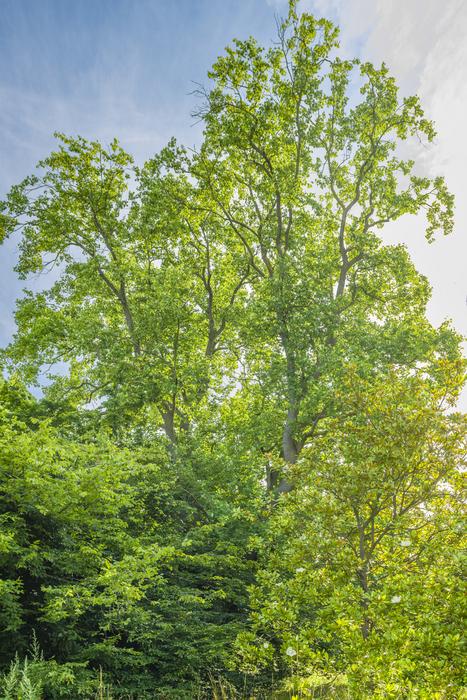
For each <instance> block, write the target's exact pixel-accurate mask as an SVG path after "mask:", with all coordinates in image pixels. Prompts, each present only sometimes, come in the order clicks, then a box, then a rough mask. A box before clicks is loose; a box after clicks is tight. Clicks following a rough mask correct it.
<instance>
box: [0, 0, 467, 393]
mask: <svg viewBox="0 0 467 700" xmlns="http://www.w3.org/2000/svg"><path fill="white" fill-rule="evenodd" d="M301 7H302V8H303V9H307V10H311V11H313V12H315V13H316V14H318V15H320V16H327V17H329V18H331V19H333V20H334V21H337V23H338V24H339V25H340V26H341V38H342V45H343V51H344V52H345V53H346V54H349V55H360V56H361V57H362V58H364V59H369V60H372V61H374V62H375V63H380V62H381V61H382V60H385V61H386V62H387V64H388V65H389V68H390V70H391V71H392V72H393V73H394V75H395V77H396V79H397V81H398V83H399V84H400V85H401V87H402V89H403V91H404V92H406V93H407V92H417V93H419V94H420V96H421V98H422V102H423V104H424V106H425V108H426V111H427V113H428V115H429V116H430V117H431V118H434V119H435V121H436V123H437V126H438V132H439V138H438V140H437V142H436V144H435V145H434V146H433V148H431V149H430V150H429V151H427V150H426V149H421V147H420V148H419V149H418V151H417V147H415V149H414V151H413V155H414V156H415V157H416V158H417V160H418V161H419V162H420V166H421V168H422V170H424V171H425V172H427V173H428V174H434V173H443V174H445V175H446V177H447V180H448V184H449V186H450V187H451V189H452V190H453V191H454V193H455V194H456V196H457V211H456V228H455V233H454V235H453V236H452V237H450V238H449V239H443V240H440V241H437V242H436V243H435V244H433V245H432V246H428V245H427V243H426V241H425V240H424V237H423V222H421V221H420V220H417V219H412V220H407V221H404V220H402V221H400V222H397V224H395V225H393V226H391V227H389V228H388V230H387V232H386V234H385V235H386V236H387V239H388V241H391V242H399V241H403V242H406V243H407V244H408V247H409V249H410V252H411V254H412V257H413V258H414V260H415V263H416V265H417V267H418V268H419V269H420V271H421V272H423V273H424V274H426V275H427V276H428V278H429V279H430V281H431V283H432V285H433V297H432V300H431V302H430V306H429V316H430V319H431V320H432V322H433V323H435V324H438V323H440V322H441V321H442V320H443V319H444V318H446V317H450V318H452V319H453V320H454V323H455V325H456V327H457V328H458V329H459V330H461V332H463V333H466V334H467V303H466V301H467V274H466V270H467V263H466V261H467V237H466V231H467V198H466V197H465V185H466V181H465V174H464V173H465V162H467V145H466V144H467V142H466V140H465V139H464V138H463V137H462V134H463V131H464V129H465V127H464V124H465V119H466V114H467V81H466V80H465V66H466V65H467V40H466V36H467V3H466V2H464V0H444V1H443V2H441V1H440V0H302V5H301ZM286 9H287V3H286V1H285V0H0V66H1V70H0V166H1V167H0V197H2V196H3V195H4V194H5V193H6V191H7V190H8V188H9V187H10V186H11V185H12V184H13V183H15V182H18V181H19V180H20V179H22V178H23V177H24V176H25V175H27V174H28V173H30V172H32V171H33V169H34V166H35V163H36V162H37V161H38V160H39V159H40V158H42V157H44V156H45V155H46V154H47V153H48V152H49V151H50V150H51V148H52V147H53V138H52V133H53V131H55V130H59V131H63V132H65V133H69V134H77V133H79V134H81V135H83V136H85V137H88V138H98V139H100V140H102V141H104V142H108V141H110V140H111V139H112V138H114V137H115V136H116V137H117V138H118V139H119V140H120V141H121V142H122V144H123V145H124V146H125V147H126V148H127V149H128V150H129V151H130V152H132V153H133V155H134V156H135V157H136V159H137V160H138V161H143V160H144V159H145V158H147V157H149V156H151V155H152V154H153V153H154V152H156V151H157V150H158V149H160V147H161V146H162V145H164V143H166V142H167V140H168V139H169V138H170V137H171V136H176V137H177V138H178V139H179V140H180V141H182V142H183V143H185V144H186V145H193V144H195V143H196V142H198V141H199V138H200V130H201V127H200V125H196V124H195V120H194V119H193V118H192V117H191V116H190V114H191V112H192V110H193V109H194V107H195V106H196V98H195V97H193V95H190V93H191V92H192V91H193V89H194V87H195V85H194V83H196V82H206V73H207V70H208V69H209V67H210V65H211V64H212V63H213V61H214V60H215V58H216V56H218V55H219V54H220V53H221V52H222V50H223V48H224V47H225V46H226V45H227V44H228V43H230V41H231V40H232V38H233V37H238V38H244V37H246V36H248V35H250V34H253V35H254V36H255V37H256V38H257V39H258V40H259V41H260V42H261V43H266V44H268V43H270V41H271V40H273V38H274V35H275V14H277V13H279V14H281V13H282V14H284V13H285V12H286ZM16 245H17V241H15V240H12V241H8V242H7V243H6V244H5V245H4V246H2V247H1V248H0V346H1V345H4V344H5V343H6V342H7V341H8V339H9V338H10V337H11V334H12V332H13V331H14V320H13V307H14V300H15V298H16V297H18V296H19V294H20V293H21V287H22V286H23V283H20V282H18V281H17V279H16V276H15V274H14V272H13V265H14V261H15V249H16ZM32 284H33V286H34V285H35V284H37V281H33V282H32ZM466 405H467V397H466Z"/></svg>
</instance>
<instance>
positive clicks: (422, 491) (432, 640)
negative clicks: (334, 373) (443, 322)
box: [239, 363, 466, 698]
mask: <svg viewBox="0 0 467 700" xmlns="http://www.w3.org/2000/svg"><path fill="white" fill-rule="evenodd" d="M460 369H461V367H460V366H459V365H458V364H456V363H453V364H451V365H444V364H443V363H440V365H439V366H438V371H439V372H441V373H442V374H443V375H444V380H445V389H444V390H443V391H442V390H440V389H437V388H435V387H434V386H433V382H432V380H431V379H429V378H427V377H426V375H425V376H424V372H423V371H418V372H410V373H408V372H406V371H404V370H401V369H400V368H397V367H394V368H392V369H391V370H390V371H389V372H388V373H387V374H386V375H385V376H382V377H380V378H379V379H378V380H377V381H374V380H371V381H368V380H365V379H362V378H360V377H359V376H358V374H357V373H355V371H354V368H350V370H349V377H348V380H347V382H346V384H345V386H343V387H342V391H343V392H344V394H345V401H346V404H347V407H348V410H347V411H346V414H345V415H341V416H339V417H338V418H334V419H329V420H327V421H323V430H322V434H321V435H320V437H319V438H316V440H315V442H314V444H313V446H310V447H309V448H306V449H304V450H303V454H302V458H301V459H300V460H299V461H298V462H297V464H296V465H295V467H294V470H293V474H294V480H296V481H297V482H298V483H300V484H301V488H300V489H298V488H297V489H294V493H293V495H291V496H290V497H289V498H288V499H287V500H284V501H282V502H281V503H280V505H279V506H278V508H277V510H276V512H275V514H274V517H273V520H274V522H273V523H272V525H271V528H270V530H269V538H268V539H267V540H266V541H265V543H264V545H263V546H264V550H265V555H264V556H263V557H262V561H263V562H264V569H263V570H262V571H260V572H259V574H258V585H257V586H256V588H255V590H254V592H253V595H252V600H253V604H254V613H253V617H252V621H253V629H254V632H255V634H254V635H252V634H251V633H250V632H246V633H244V634H243V635H241V636H240V638H239V649H240V652H241V654H242V655H243V657H244V662H243V663H244V665H245V668H247V669H249V670H250V671H252V670H253V671H255V672H258V670H259V669H260V668H261V667H262V666H264V665H269V666H270V665H271V662H272V658H274V657H276V663H277V664H280V665H282V666H284V665H285V664H286V663H287V661H288V662H289V666H291V668H292V672H293V673H295V674H299V675H301V676H302V677H303V678H307V677H308V678H309V682H310V684H311V687H314V688H315V691H317V687H321V688H322V690H325V689H326V688H327V689H328V692H329V691H330V693H331V696H333V695H332V691H333V684H335V682H336V679H337V678H339V677H340V679H341V682H342V685H343V686H344V690H345V688H348V689H349V690H350V693H351V695H350V696H351V697H352V698H370V697H372V698H373V697H374V698H406V697H407V698H412V697H422V698H431V697H445V698H457V697H459V694H460V693H461V690H462V687H463V678H462V655H463V648H462V647H463V644H462V617H463V615H462V612H461V611H462V599H463V594H464V590H463V584H462V573H461V571H462V560H461V556H460V552H461V551H462V547H463V545H462V541H463V527H462V516H463V510H464V503H463V498H462V480H463V479H462V474H463V471H464V470H465V455H466V440H465V438H466V430H465V418H464V417H463V416H461V415H460V414H452V415H447V414H446V411H445V409H446V408H448V407H449V405H450V404H452V403H453V402H454V401H455V399H456V396H457V392H458V387H459V370H460ZM324 426H326V427H325V429H324ZM290 650H292V652H293V653H292V652H290V655H289V658H288V652H289V651H290ZM334 690H335V692H336V695H337V697H339V694H338V692H339V691H338V687H337V690H336V687H335V686H334ZM333 697H334V696H333Z"/></svg>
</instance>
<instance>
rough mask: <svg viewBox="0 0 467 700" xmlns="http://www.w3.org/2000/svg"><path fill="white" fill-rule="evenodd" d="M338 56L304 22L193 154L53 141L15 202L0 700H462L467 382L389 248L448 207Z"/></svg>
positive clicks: (386, 88)
mask: <svg viewBox="0 0 467 700" xmlns="http://www.w3.org/2000/svg"><path fill="white" fill-rule="evenodd" d="M337 37H338V35H337V30H336V28H335V27H333V25H332V24H331V23H330V22H328V21H327V20H317V19H315V18H314V17H312V16H311V15H308V14H306V13H304V14H301V15H299V14H298V12H297V7H296V2H293V1H292V2H291V3H290V8H289V14H288V16H287V18H286V19H285V20H284V21H282V22H281V23H280V24H279V31H278V42H277V43H275V44H274V45H273V47H272V48H268V49H265V48H262V47H260V46H259V45H258V44H257V42H256V41H255V40H254V39H253V38H250V39H248V40H246V41H235V42H234V44H233V46H231V47H229V48H227V49H226V53H225V55H224V56H221V57H220V58H219V59H218V60H217V61H216V63H215V64H214V66H213V68H212V70H211V72H210V74H209V76H210V78H211V89H210V90H206V91H204V90H203V91H201V95H202V99H203V104H202V105H201V106H200V109H199V114H200V116H201V118H202V119H203V120H204V124H205V130H204V138H203V143H202V145H201V147H200V149H199V150H198V151H197V152H194V153H193V152H190V151H188V150H186V149H185V148H183V147H181V146H179V145H178V144H176V143H175V141H171V142H170V143H169V144H168V145H167V146H166V147H165V148H164V149H162V151H161V152H160V153H159V154H156V155H155V156H154V157H153V158H152V159H150V160H149V161H148V162H146V163H145V164H144V165H143V166H141V167H139V166H136V165H135V164H134V162H133V159H132V157H131V156H130V155H129V154H127V153H126V152H125V151H124V150H123V149H122V148H121V147H120V145H119V144H118V143H117V142H115V141H114V142H112V143H111V144H110V145H109V146H108V147H104V146H103V145H101V144H100V143H98V142H89V141H86V140H85V139H83V138H81V137H68V136H65V135H63V134H57V139H58V146H57V150H55V151H54V152H53V153H51V154H50V155H49V156H48V157H47V158H45V159H43V160H42V161H41V162H40V163H39V171H38V174H36V175H34V176H30V177H27V178H26V179H25V180H24V181H23V182H22V183H20V184H18V185H16V186H14V187H13V188H12V189H11V191H10V193H9V195H8V197H7V199H6V201H5V202H3V203H2V204H1V205H0V212H1V223H2V237H5V236H13V235H15V234H16V235H19V237H20V244H19V247H20V255H19V260H18V265H17V272H18V274H19V276H20V277H21V278H24V279H27V278H28V277H29V276H30V275H31V274H37V273H41V274H45V273H48V272H50V273H51V275H50V278H48V279H50V283H49V284H48V285H47V284H44V286H43V289H42V291H39V292H33V291H30V290H29V291H28V290H26V291H25V292H24V295H23V297H22V298H21V299H20V300H19V301H18V303H17V310H16V322H17V332H16V335H15V337H14V339H13V341H12V343H11V344H10V346H9V347H8V348H6V349H5V350H4V351H2V362H3V363H4V366H5V370H6V375H8V379H5V380H4V381H3V382H2V383H1V384H0V426H1V432H0V523H1V531H0V593H1V596H0V601H1V602H0V663H1V664H2V666H3V668H4V669H5V671H6V674H7V675H6V676H5V680H4V685H5V684H6V685H5V688H9V690H5V691H4V692H5V693H7V696H6V697H15V698H17V697H18V698H19V697H21V698H26V697H41V693H42V694H43V695H44V697H47V698H49V697H50V698H54V699H55V698H57V699H58V698H67V697H73V698H75V697H83V698H91V697H106V696H110V695H111V696H112V697H114V698H134V699H137V698H140V699H141V700H144V698H155V697H159V698H177V699H181V698H194V697H200V698H201V697H208V698H209V697H221V698H224V697H225V698H228V697H255V698H260V697H264V698H269V697H273V696H274V693H276V695H277V697H278V698H281V697H286V696H291V697H343V698H356V699H359V698H362V699H363V698H426V699H427V700H428V698H446V699H448V698H457V697H459V696H460V693H461V692H462V688H463V678H462V649H461V638H462V627H461V612H462V592H463V589H462V573H461V569H462V558H461V554H460V552H461V551H462V549H461V546H462V544H461V534H462V529H461V516H462V506H463V504H464V502H465V501H464V500H463V498H462V495H461V494H462V491H461V488H462V484H461V481H462V475H463V459H464V456H463V455H464V453H463V450H464V449H465V444H464V443H465V422H464V420H463V417H462V416H460V415H459V414H458V413H456V412H455V405H456V401H457V398H458V395H459V392H460V390H461V387H462V383H463V374H464V371H465V363H464V361H463V360H462V355H461V350H460V338H459V336H458V335H457V334H456V333H455V331H454V330H453V329H452V328H451V327H450V325H449V323H447V322H446V323H444V324H442V325H441V326H440V327H439V328H434V327H433V326H432V325H431V324H430V323H429V322H428V321H427V319H426V305H427V302H428V300H429V297H430V287H429V284H428V282H427V280H426V279H425V278H424V277H423V276H421V275H420V274H419V273H418V272H417V271H416V269H415V267H414V266H413V264H412V262H411V260H410V257H409V255H408V252H407V249H406V248H405V246H402V245H398V246H391V245H387V244H385V243H384V241H383V239H382V237H381V233H380V229H381V228H382V227H383V226H384V225H385V224H386V223H389V222H391V221H395V220H397V219H400V218H401V217H405V216H408V215H415V214H424V216H425V221H424V224H425V235H426V238H427V239H428V241H430V242H431V241H433V240H434V237H435V234H436V233H437V232H438V231H441V232H442V233H444V234H448V233H450V231H451V229H452V225H453V198H452V196H451V195H450V193H449V191H448V190H447V188H446V185H445V183H444V181H443V179H442V178H441V177H434V178H428V177H425V176H423V175H421V174H420V173H419V171H418V170H417V169H416V167H415V163H414V162H412V161H411V160H407V159H406V158H404V155H403V154H404V143H405V142H406V141H409V140H410V139H412V138H413V137H417V138H419V139H422V140H425V141H426V142H430V141H431V140H432V139H433V137H434V133H435V132H434V127H433V125H432V124H431V122H430V121H429V120H427V119H426V118H425V116H424V114H423V110H422V108H421V106H420V103H419V100H418V98H417V97H414V96H409V97H401V96H400V95H399V92H398V88H397V86H396V84H395V81H394V79H393V78H392V77H391V76H390V74H389V72H388V69H387V68H386V67H385V66H384V65H383V66H381V67H380V68H377V67H375V66H373V65H371V64H368V63H361V62H359V61H357V60H355V61H349V60H343V59H341V58H339V56H338V42H337ZM45 279H47V278H45ZM44 377H46V378H47V379H48V383H47V386H45V387H43V392H42V396H41V398H40V399H34V398H33V396H32V395H31V394H30V393H29V390H30V388H31V387H33V386H35V385H36V386H37V385H39V384H40V383H41V382H42V380H43V379H44ZM435 600H436V601H437V603H436V605H434V601H435ZM33 630H36V632H37V640H38V643H39V644H40V646H41V648H43V649H44V650H45V658H42V657H40V658H38V657H37V654H36V656H34V655H33V657H32V659H31V658H28V657H27V656H26V654H27V648H28V644H29V640H30V638H31V635H32V632H33ZM15 654H18V657H16V660H13V662H12V658H14V655H15ZM19 658H24V659H26V660H25V661H23V662H20V661H19V660H18V659H19ZM10 663H12V665H11V667H10V670H9V671H8V670H7V669H8V668H9V664H10ZM8 693H9V695H8ZM28 693H29V695H28Z"/></svg>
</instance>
